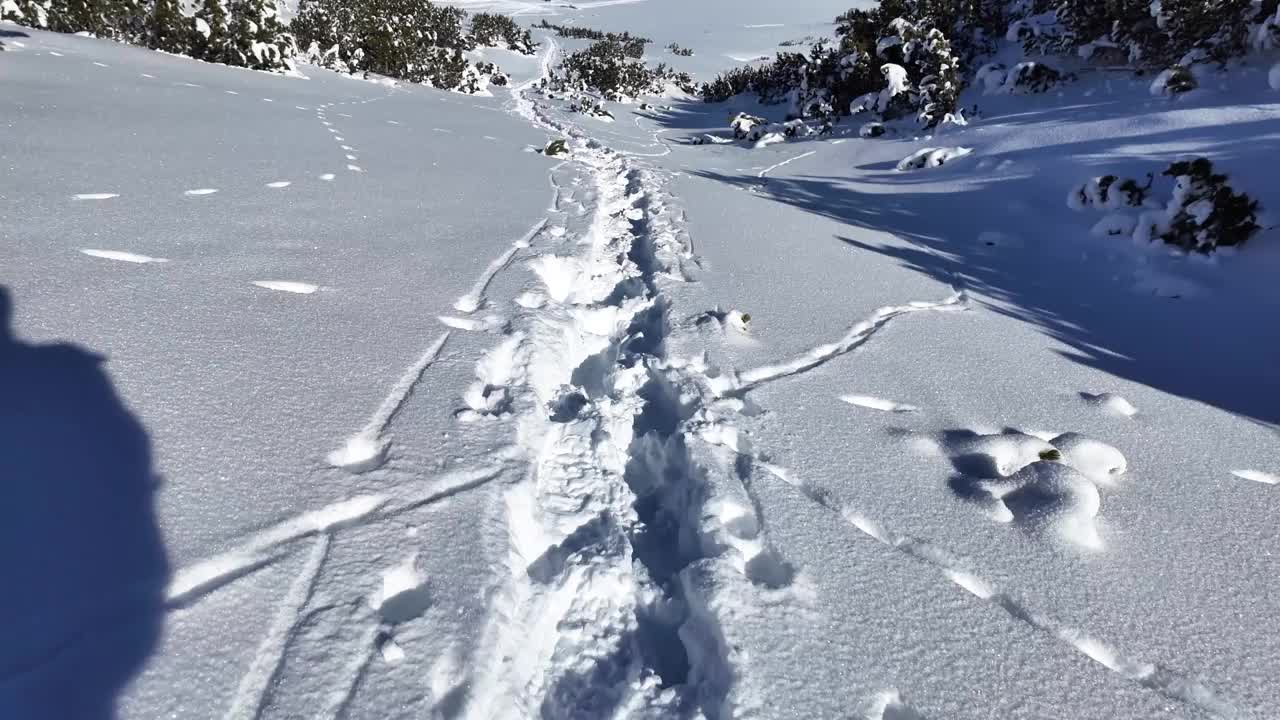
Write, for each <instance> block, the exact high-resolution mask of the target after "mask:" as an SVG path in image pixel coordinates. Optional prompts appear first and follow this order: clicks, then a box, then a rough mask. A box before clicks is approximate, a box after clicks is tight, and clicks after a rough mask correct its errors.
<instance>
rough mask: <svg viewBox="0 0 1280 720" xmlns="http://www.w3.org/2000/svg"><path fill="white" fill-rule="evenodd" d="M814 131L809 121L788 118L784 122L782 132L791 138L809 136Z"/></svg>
mask: <svg viewBox="0 0 1280 720" xmlns="http://www.w3.org/2000/svg"><path fill="white" fill-rule="evenodd" d="M813 133H814V129H813V128H811V127H809V125H808V123H806V122H805V121H803V120H800V119H799V118H796V119H793V120H788V121H786V122H784V123H782V134H783V135H786V136H787V137H789V138H794V137H808V136H810V135H812V134H813Z"/></svg>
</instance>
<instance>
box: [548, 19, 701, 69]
mask: <svg viewBox="0 0 1280 720" xmlns="http://www.w3.org/2000/svg"><path fill="white" fill-rule="evenodd" d="M534 27H535V28H541V29H543V30H554V31H555V33H556V34H557V35H559V36H560V37H563V38H570V39H574V40H597V41H599V40H608V41H610V42H615V43H618V44H619V45H621V46H622V52H623V54H624V55H626V56H627V57H629V58H632V59H633V60H639V59H640V58H642V57H644V46H645V45H648V44H649V43H651V42H653V41H652V40H650V39H649V38H646V37H640V36H638V35H632V34H631V33H629V32H620V33H613V32H605V31H603V30H595V29H592V28H589V27H581V26H579V25H553V24H552V23H549V22H547V21H546V20H543V21H542V22H541V23H538V24H537V25H534ZM677 54H679V53H677ZM690 54H692V53H690Z"/></svg>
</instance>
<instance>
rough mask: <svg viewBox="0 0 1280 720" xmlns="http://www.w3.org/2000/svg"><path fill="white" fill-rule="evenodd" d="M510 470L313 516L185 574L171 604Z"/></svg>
mask: <svg viewBox="0 0 1280 720" xmlns="http://www.w3.org/2000/svg"><path fill="white" fill-rule="evenodd" d="M504 468H505V465H490V466H484V467H482V468H479V469H473V470H459V471H455V472H451V473H445V474H443V475H440V476H437V477H432V478H427V479H424V480H416V481H413V482H410V483H405V484H402V485H400V486H398V487H397V490H396V492H395V493H394V494H368V495H358V496H356V497H353V498H349V499H347V500H341V501H338V502H335V503H332V504H330V505H327V506H325V507H322V508H319V509H317V510H309V511H306V512H303V513H301V514H299V515H295V516H294V517H291V518H288V519H286V520H283V521H281V522H279V523H276V524H274V525H272V526H271V527H269V528H266V529H263V530H261V531H259V532H256V533H254V534H253V535H251V536H250V537H249V539H247V540H246V541H244V542H243V543H241V544H240V545H239V546H238V547H235V548H233V549H231V550H228V551H226V552H223V553H220V554H218V555H215V556H213V557H210V558H207V559H205V560H200V561H197V562H195V563H193V564H191V565H188V566H186V567H183V568H181V569H179V570H178V571H177V572H176V573H174V576H173V579H172V580H171V581H170V582H169V585H168V587H167V588H166V590H165V599H166V604H167V605H168V606H169V607H170V608H172V609H177V608H182V607H186V606H188V605H191V604H192V603H194V602H197V601H199V600H200V599H201V598H204V597H205V596H207V595H209V594H210V593H212V592H214V591H215V590H217V589H219V588H221V587H223V586H225V585H227V584H228V583H230V582H233V581H235V580H237V579H239V578H241V577H244V576H245V575H247V574H249V573H252V572H253V571H254V570H257V569H259V568H261V567H264V566H266V565H270V564H272V563H274V562H276V561H277V560H279V559H280V558H281V557H284V556H285V555H286V554H287V550H285V549H284V548H283V546H286V545H288V544H290V543H292V542H294V541H297V540H302V539H305V538H308V537H311V536H313V535H317V534H321V533H325V534H332V533H335V532H337V531H339V530H341V529H343V528H347V527H351V526H353V525H358V524H363V523H368V522H372V521H374V520H379V519H384V518H390V517H395V516H396V515H400V514H402V513H405V512H408V511H410V510H415V509H417V508H420V507H424V506H426V505H430V504H432V503H435V502H438V501H440V500H443V499H445V498H449V497H453V496H454V495H457V494H458V493H462V492H466V491H468V490H472V489H475V488H478V487H481V486H482V485H484V484H486V483H488V482H490V481H491V480H493V479H494V478H497V477H498V476H499V475H501V474H502V472H503V469H504Z"/></svg>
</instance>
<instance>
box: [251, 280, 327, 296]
mask: <svg viewBox="0 0 1280 720" xmlns="http://www.w3.org/2000/svg"><path fill="white" fill-rule="evenodd" d="M253 284H254V285H257V286H258V287H260V288H265V289H267V290H278V291H280V292H287V293H294V294H297V295H310V294H311V293H313V292H315V291H317V290H319V289H320V286H319V285H313V284H312V283H306V282H297V281H295V280H254V281H253Z"/></svg>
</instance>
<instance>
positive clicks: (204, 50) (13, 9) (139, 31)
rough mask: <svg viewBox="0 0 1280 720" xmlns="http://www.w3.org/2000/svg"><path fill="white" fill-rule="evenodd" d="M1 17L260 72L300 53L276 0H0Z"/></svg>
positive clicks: (289, 63) (281, 65) (286, 62)
mask: <svg viewBox="0 0 1280 720" xmlns="http://www.w3.org/2000/svg"><path fill="white" fill-rule="evenodd" d="M188 9H190V11H191V12H192V15H188V14H187V12H188ZM0 19H4V20H11V21H13V22H18V23H22V24H24V25H29V26H32V27H39V28H47V29H49V30H53V31H55V32H68V33H79V32H85V33H89V34H91V35H94V36H96V37H104V38H111V39H114V40H119V41H122V42H127V43H134V44H137V45H144V46H146V47H150V48H153V49H156V50H164V51H166V52H172V53H178V54H183V55H190V56H192V57H196V58H199V59H201V60H206V61H209V62H218V63H225V64H230V65H241V66H246V67H251V68H254V69H258V70H287V69H290V68H292V66H293V58H294V56H295V55H296V54H297V51H296V45H295V43H294V38H293V35H292V34H291V33H290V32H289V28H288V27H287V26H286V25H285V23H284V22H283V20H281V18H280V8H279V6H278V5H277V2H276V0H196V1H195V2H191V3H189V4H188V3H184V2H182V0H2V1H0Z"/></svg>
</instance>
